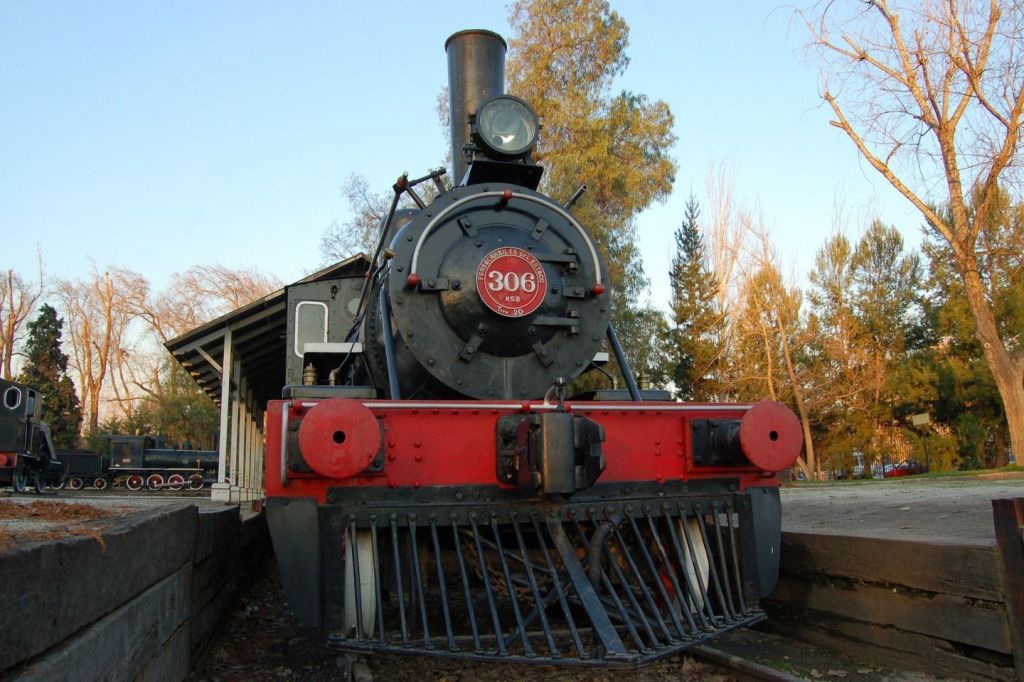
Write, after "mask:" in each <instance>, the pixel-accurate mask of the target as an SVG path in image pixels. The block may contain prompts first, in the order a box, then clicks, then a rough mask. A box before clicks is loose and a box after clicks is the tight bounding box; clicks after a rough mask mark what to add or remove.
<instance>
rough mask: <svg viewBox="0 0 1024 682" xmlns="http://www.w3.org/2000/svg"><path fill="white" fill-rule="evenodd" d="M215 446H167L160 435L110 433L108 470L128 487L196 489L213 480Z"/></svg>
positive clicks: (134, 488)
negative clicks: (208, 447) (195, 448)
mask: <svg viewBox="0 0 1024 682" xmlns="http://www.w3.org/2000/svg"><path fill="white" fill-rule="evenodd" d="M217 465H218V455H217V451H216V450H192V449H188V450H179V449H175V448H168V447H166V444H165V443H164V439H163V438H162V437H160V436H157V437H155V438H154V437H152V436H110V474H111V476H112V478H113V481H114V482H115V483H117V484H120V483H123V484H124V486H125V487H126V488H128V489H129V490H141V489H142V488H143V486H145V487H146V488H149V489H150V490H159V489H162V488H167V489H170V490H181V489H182V488H185V487H188V488H189V489H191V490H199V489H200V488H202V487H203V485H204V484H206V483H213V482H215V481H216V480H217Z"/></svg>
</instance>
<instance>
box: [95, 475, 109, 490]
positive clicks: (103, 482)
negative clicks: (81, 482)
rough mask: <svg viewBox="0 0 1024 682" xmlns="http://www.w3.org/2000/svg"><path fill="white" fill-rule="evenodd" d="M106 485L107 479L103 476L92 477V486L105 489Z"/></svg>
mask: <svg viewBox="0 0 1024 682" xmlns="http://www.w3.org/2000/svg"><path fill="white" fill-rule="evenodd" d="M107 485H108V483H107V479H105V478H97V479H94V480H93V482H92V487H93V488H95V489H96V490H106V489H107Z"/></svg>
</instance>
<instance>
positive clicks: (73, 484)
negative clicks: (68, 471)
mask: <svg viewBox="0 0 1024 682" xmlns="http://www.w3.org/2000/svg"><path fill="white" fill-rule="evenodd" d="M67 485H68V490H81V489H82V479H80V478H78V477H77V476H76V477H75V478H69V479H68V484H67Z"/></svg>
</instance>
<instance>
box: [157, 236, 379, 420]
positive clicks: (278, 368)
mask: <svg viewBox="0 0 1024 682" xmlns="http://www.w3.org/2000/svg"><path fill="white" fill-rule="evenodd" d="M369 264H370V259H369V258H368V257H367V256H366V255H365V254H362V253H360V254H357V255H355V256H353V257H351V258H349V259H347V260H344V261H341V262H339V263H335V264H334V265H331V266H328V267H326V268H324V269H323V270H320V271H319V272H315V273H313V274H311V275H309V276H308V277H305V278H303V279H301V280H299V281H298V282H295V283H294V284H303V283H306V282H317V281H321V280H327V279H337V278H339V277H353V276H360V275H363V274H364V273H365V272H366V271H367V269H368V268H369ZM286 289H287V287H284V288H282V289H279V290H278V291H275V292H273V293H272V294H268V295H266V296H264V297H263V298H260V299H257V300H255V301H253V302H252V303H249V304H247V305H244V306H242V307H241V308H237V309H235V310H232V311H231V312H229V313H226V314H225V315H221V316H220V317H218V318H217V319H215V320H211V321H210V322H207V323H206V324H204V325H201V326H199V327H196V328H195V329H193V330H192V331H189V332H186V333H184V334H182V335H181V336H177V337H175V338H173V339H171V340H170V341H168V342H167V343H166V344H164V345H165V347H166V348H167V350H169V351H170V352H171V354H172V355H173V356H174V358H175V360H177V361H178V362H179V363H180V364H181V365H182V366H183V367H184V368H185V369H186V370H188V372H189V373H190V374H191V375H192V377H193V378H194V379H195V380H196V383H198V384H199V386H200V387H201V388H202V389H203V390H204V391H206V393H207V394H208V395H209V396H210V397H211V398H213V400H214V401H215V402H217V403H218V404H219V403H220V402H221V396H222V394H223V391H222V385H221V379H222V376H223V374H224V371H223V367H222V365H223V362H224V358H225V357H228V358H234V359H235V360H236V361H238V362H239V363H240V369H241V372H240V373H239V374H238V375H234V374H232V373H229V376H231V377H232V383H234V382H237V381H240V380H241V379H242V378H243V377H244V378H245V381H246V384H247V386H248V389H249V392H250V393H251V397H252V399H253V400H254V401H255V402H256V404H257V405H265V404H266V402H267V401H268V400H273V399H275V398H280V397H281V388H282V386H283V385H284V379H285V352H286V349H285V345H286V344H285V336H286V333H287V324H288V297H287V294H286ZM229 338H230V344H231V350H230V352H229V353H228V354H225V340H226V339H229Z"/></svg>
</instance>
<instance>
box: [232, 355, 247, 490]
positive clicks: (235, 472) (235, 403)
mask: <svg viewBox="0 0 1024 682" xmlns="http://www.w3.org/2000/svg"><path fill="white" fill-rule="evenodd" d="M231 372H232V373H235V372H238V374H239V377H240V378H241V385H240V386H239V387H238V388H237V389H235V390H234V391H231V501H232V502H237V501H238V500H239V497H238V490H239V480H238V476H239V468H238V454H239V452H238V451H239V447H238V446H239V444H240V443H239V441H240V440H241V439H240V435H241V428H239V423H238V422H239V420H240V419H241V410H240V409H239V403H241V402H242V395H243V392H244V391H245V377H244V376H241V374H242V363H241V362H240V361H238V360H234V362H233V364H232V366H231Z"/></svg>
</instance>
